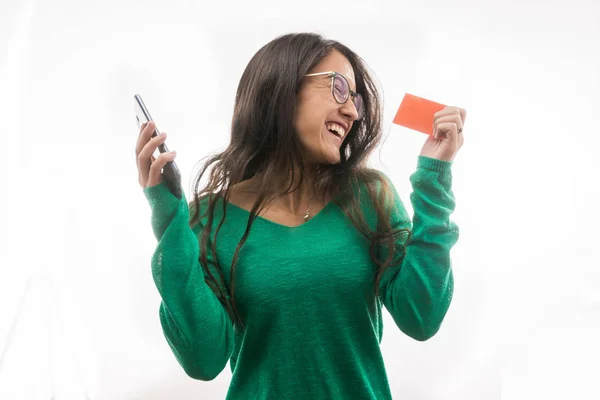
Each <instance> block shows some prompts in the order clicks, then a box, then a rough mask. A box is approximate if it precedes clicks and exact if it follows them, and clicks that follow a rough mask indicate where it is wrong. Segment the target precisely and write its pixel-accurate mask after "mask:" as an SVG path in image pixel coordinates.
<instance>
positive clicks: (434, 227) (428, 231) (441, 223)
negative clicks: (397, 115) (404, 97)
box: [379, 156, 459, 341]
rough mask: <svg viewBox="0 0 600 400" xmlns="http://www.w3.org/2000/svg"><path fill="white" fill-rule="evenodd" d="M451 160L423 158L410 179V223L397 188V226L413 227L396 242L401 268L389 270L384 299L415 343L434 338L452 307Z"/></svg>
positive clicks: (453, 229) (394, 220) (384, 280)
mask: <svg viewBox="0 0 600 400" xmlns="http://www.w3.org/2000/svg"><path fill="white" fill-rule="evenodd" d="M451 165H452V164H451V162H446V161H440V160H436V159H433V158H428V157H423V156H419V159H418V164H417V170H416V171H415V173H413V174H412V175H411V177H410V181H411V184H412V187H413V192H412V194H411V196H410V200H411V202H412V205H413V210H414V215H413V221H412V223H411V221H410V219H409V217H408V214H407V212H406V209H405V207H404V205H403V204H402V201H401V200H400V197H399V196H398V193H397V191H396V189H395V188H394V186H393V185H392V184H391V182H389V184H390V187H391V189H392V192H393V194H394V204H393V211H392V227H393V228H395V229H403V228H409V229H411V228H412V234H411V236H410V238H408V237H407V236H406V235H403V236H402V237H401V238H400V239H398V241H397V243H396V252H397V254H395V259H398V258H400V259H401V260H402V261H401V263H399V264H396V265H394V266H391V267H388V269H387V270H386V271H384V273H383V275H382V278H381V281H380V285H379V290H380V297H381V300H382V302H383V304H384V305H385V307H386V308H387V310H388V311H389V312H390V314H391V315H392V317H393V319H394V321H395V322H396V325H397V326H398V328H400V330H401V331H402V332H404V333H405V334H407V335H408V336H410V337H412V338H414V339H415V340H419V341H425V340H427V339H429V338H431V337H432V336H434V335H435V334H436V333H437V332H438V330H439V329H440V326H441V324H442V321H443V319H444V317H445V315H446V312H447V311H448V308H449V307H450V302H451V300H452V293H453V289H454V278H453V274H452V267H451V259H450V250H451V248H452V247H453V246H454V244H456V242H457V240H458V236H459V231H458V227H457V226H456V224H454V223H453V222H452V221H450V214H451V213H452V212H453V211H454V207H455V200H454V195H453V193H452V189H451V186H452V174H451Z"/></svg>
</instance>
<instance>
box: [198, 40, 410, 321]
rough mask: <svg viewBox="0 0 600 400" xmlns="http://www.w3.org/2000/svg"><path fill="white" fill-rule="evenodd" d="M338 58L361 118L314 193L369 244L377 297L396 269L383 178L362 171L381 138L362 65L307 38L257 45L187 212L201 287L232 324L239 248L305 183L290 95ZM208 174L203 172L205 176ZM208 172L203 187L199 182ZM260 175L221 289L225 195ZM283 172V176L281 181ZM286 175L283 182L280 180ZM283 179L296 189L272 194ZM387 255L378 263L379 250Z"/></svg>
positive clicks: (377, 109) (374, 98)
mask: <svg viewBox="0 0 600 400" xmlns="http://www.w3.org/2000/svg"><path fill="white" fill-rule="evenodd" d="M334 50H337V51H339V52H340V53H341V54H343V55H344V56H345V57H346V58H347V59H348V61H349V62H350V64H351V65H352V68H353V69H354V74H355V77H356V91H357V92H359V93H361V94H362V95H363V99H364V117H363V118H362V119H361V120H359V121H355V123H354V124H353V126H352V129H351V130H350V132H349V133H348V134H347V137H346V138H345V139H344V142H343V143H342V145H341V146H340V159H341V161H340V163H339V164H335V165H329V164H328V165H320V166H318V167H317V171H316V172H317V173H316V179H315V181H314V185H315V187H314V189H315V193H323V194H324V193H329V194H331V195H332V197H334V200H333V201H335V203H336V204H337V205H338V206H339V207H340V208H341V209H342V210H343V211H344V213H345V215H346V216H347V217H348V218H350V220H351V221H352V223H353V224H354V225H355V226H356V228H357V229H358V230H359V231H360V232H361V233H362V234H363V235H364V236H365V238H366V239H367V240H369V241H370V255H371V258H372V259H373V261H374V262H375V266H376V267H375V269H374V271H373V272H374V274H375V287H374V291H375V293H376V294H378V287H379V281H380V279H381V275H382V273H383V271H384V270H385V269H386V268H387V267H388V266H390V265H392V264H394V263H397V262H399V260H400V259H399V258H398V259H397V260H394V258H393V257H394V254H395V253H396V241H397V239H398V238H399V236H400V235H403V234H408V235H410V231H409V230H407V229H402V230H396V229H393V228H392V227H391V224H390V216H391V205H392V204H393V202H392V201H391V200H392V196H393V194H392V190H391V187H390V186H389V184H388V182H387V181H386V179H385V178H384V176H383V175H382V174H381V173H379V172H378V171H376V170H373V169H370V168H368V167H367V159H368V157H369V155H370V154H371V153H372V152H373V150H374V148H375V147H376V146H377V145H378V143H379V141H380V140H381V137H382V109H381V100H380V94H379V91H378V89H377V87H376V84H375V81H374V80H373V78H372V77H371V75H370V74H369V72H368V67H367V65H366V63H365V62H364V61H363V60H362V59H361V58H360V57H359V56H358V55H357V54H355V53H354V52H353V51H352V50H350V49H349V48H348V47H346V46H344V45H343V44H341V43H339V42H337V41H334V40H328V39H325V38H324V37H322V36H321V35H318V34H314V33H292V34H287V35H283V36H279V37H277V38H275V39H274V40H272V41H271V42H269V43H267V44H266V45H264V46H263V47H262V48H261V49H259V50H258V52H256V54H255V55H254V56H253V57H252V58H251V60H250V62H249V63H248V65H247V66H246V69H245V70H244V72H243V74H242V77H241V79H240V82H239V85H238V88H237V92H236V96H235V105H234V112H233V118H232V122H231V140H230V143H229V145H228V147H227V148H226V149H225V150H224V151H222V152H220V153H217V154H215V155H213V156H211V157H209V158H208V159H207V161H206V163H205V164H204V166H203V167H202V168H201V169H200V172H199V173H198V174H197V176H196V179H195V183H194V186H193V193H194V198H193V201H192V202H191V203H190V208H191V209H193V210H194V212H193V215H191V218H190V225H191V226H193V225H195V224H196V223H197V222H199V221H200V219H204V218H206V219H207V223H206V226H205V227H204V229H203V232H202V234H201V236H200V240H199V241H200V259H199V262H200V264H201V266H202V269H203V270H204V274H205V281H206V283H207V284H208V285H209V286H210V288H211V289H212V290H213V291H214V292H215V294H216V295H217V297H218V299H219V300H220V302H221V303H222V304H223V306H224V307H225V308H226V310H227V312H228V313H229V315H230V317H231V318H232V320H233V321H234V323H235V324H237V325H238V326H241V327H242V328H243V326H244V324H243V321H242V319H241V318H240V315H239V313H238V311H237V307H236V302H235V271H236V265H237V262H238V257H239V252H240V249H241V247H242V246H243V245H244V243H245V242H246V240H247V238H248V235H249V233H250V227H251V226H252V223H253V222H254V220H255V219H256V217H257V216H258V215H259V214H260V212H261V211H262V210H263V209H264V208H265V207H266V206H267V205H268V204H269V203H270V202H271V201H273V200H274V199H275V198H277V197H278V196H281V195H284V194H287V193H291V192H293V191H294V190H296V189H297V187H298V186H299V185H300V183H301V182H302V179H303V177H304V175H303V168H304V160H303V158H302V152H301V146H300V141H299V139H298V134H297V132H296V130H295V128H294V115H295V111H296V107H297V95H298V91H299V89H300V87H301V83H302V78H303V76H304V75H306V74H307V73H309V71H310V70H311V69H312V68H313V67H314V66H315V65H317V64H318V63H319V62H320V61H321V60H322V59H323V58H324V57H326V56H327V55H329V54H330V53H331V52H332V51H334ZM209 171H210V172H209ZM207 172H209V178H208V183H207V184H205V185H204V186H202V185H201V180H202V178H203V176H204V175H205V174H207ZM259 172H260V177H261V179H260V180H258V182H257V192H258V195H257V199H256V202H255V203H254V205H253V207H252V209H251V211H250V216H249V218H248V222H247V225H246V230H245V232H244V235H243V236H242V238H241V239H240V241H239V243H238V245H237V248H236V251H235V253H234V256H233V260H232V265H231V268H230V276H229V285H226V284H225V280H224V274H223V270H222V268H221V266H220V263H219V262H218V260H217V253H216V246H217V237H218V235H219V231H220V229H221V227H222V225H223V222H224V220H225V216H226V205H227V202H228V200H229V196H230V190H231V188H232V187H233V186H234V185H236V184H238V183H240V182H243V181H245V180H247V179H250V178H252V177H253V176H255V175H256V174H257V173H259ZM282 172H283V174H282ZM285 172H287V173H288V174H287V175H286V174H285ZM282 175H284V176H296V175H299V176H300V183H299V184H298V185H297V186H296V187H292V184H291V183H290V184H289V185H288V186H287V187H284V188H281V190H280V191H279V192H276V193H273V189H272V188H273V181H274V180H276V179H279V178H280V177H281V176H282ZM359 185H361V186H364V187H365V188H366V193H367V194H368V196H369V197H370V200H371V201H372V204H373V207H374V210H375V212H376V214H377V226H376V227H375V228H374V229H373V228H371V227H370V226H369V224H368V223H367V220H366V218H365V216H364V215H363V213H362V211H361V202H362V201H363V200H361V199H360V197H361V196H360V192H361V191H360V190H356V188H357V187H359ZM206 197H208V206H207V207H206V209H205V211H204V212H203V213H202V215H200V201H201V200H202V199H204V198H206ZM219 199H222V200H223V201H222V207H223V218H222V219H221V221H219V222H218V226H217V228H216V231H215V237H214V238H213V239H211V240H210V242H211V244H212V245H211V246H210V248H208V247H209V245H208V244H209V237H210V233H211V231H212V226H213V224H214V223H215V221H214V210H215V207H216V205H217V202H218V201H219ZM382 247H383V248H387V251H385V253H386V255H385V256H384V257H383V259H380V258H381V257H380V256H381V253H382V252H381V251H379V250H380V249H381V248H382ZM209 251H210V252H212V256H213V260H215V264H216V268H215V269H216V274H214V273H213V272H212V271H211V269H210V268H209V266H208V257H207V255H208V254H209V253H208V252H209Z"/></svg>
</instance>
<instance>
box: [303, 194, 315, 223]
mask: <svg viewBox="0 0 600 400" xmlns="http://www.w3.org/2000/svg"><path fill="white" fill-rule="evenodd" d="M315 197H317V194H316V193H315V195H314V196H313V198H312V199H310V203H308V208H307V209H306V213H304V222H307V221H308V218H309V217H310V207H311V206H312V201H313V200H314V198H315Z"/></svg>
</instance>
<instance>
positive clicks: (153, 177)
mask: <svg viewBox="0 0 600 400" xmlns="http://www.w3.org/2000/svg"><path fill="white" fill-rule="evenodd" d="M176 155H177V153H176V152H175V151H169V152H167V153H162V154H161V155H159V156H158V157H157V158H156V161H154V162H153V163H152V165H151V166H150V174H149V177H148V182H146V187H151V186H156V185H158V184H159V183H160V182H161V181H162V173H161V171H162V169H163V168H164V167H165V165H167V162H169V161H173V160H175V156H176Z"/></svg>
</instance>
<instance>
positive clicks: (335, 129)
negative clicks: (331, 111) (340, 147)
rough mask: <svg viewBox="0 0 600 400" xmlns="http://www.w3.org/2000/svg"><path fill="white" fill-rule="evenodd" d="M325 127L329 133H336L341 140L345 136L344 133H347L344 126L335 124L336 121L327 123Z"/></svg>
mask: <svg viewBox="0 0 600 400" xmlns="http://www.w3.org/2000/svg"><path fill="white" fill-rule="evenodd" d="M325 129H327V131H328V132H329V133H331V134H332V135H334V136H335V137H337V138H338V139H340V140H342V139H343V138H344V135H345V134H346V132H345V130H344V128H343V127H341V126H339V125H338V124H334V123H327V124H325Z"/></svg>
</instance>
